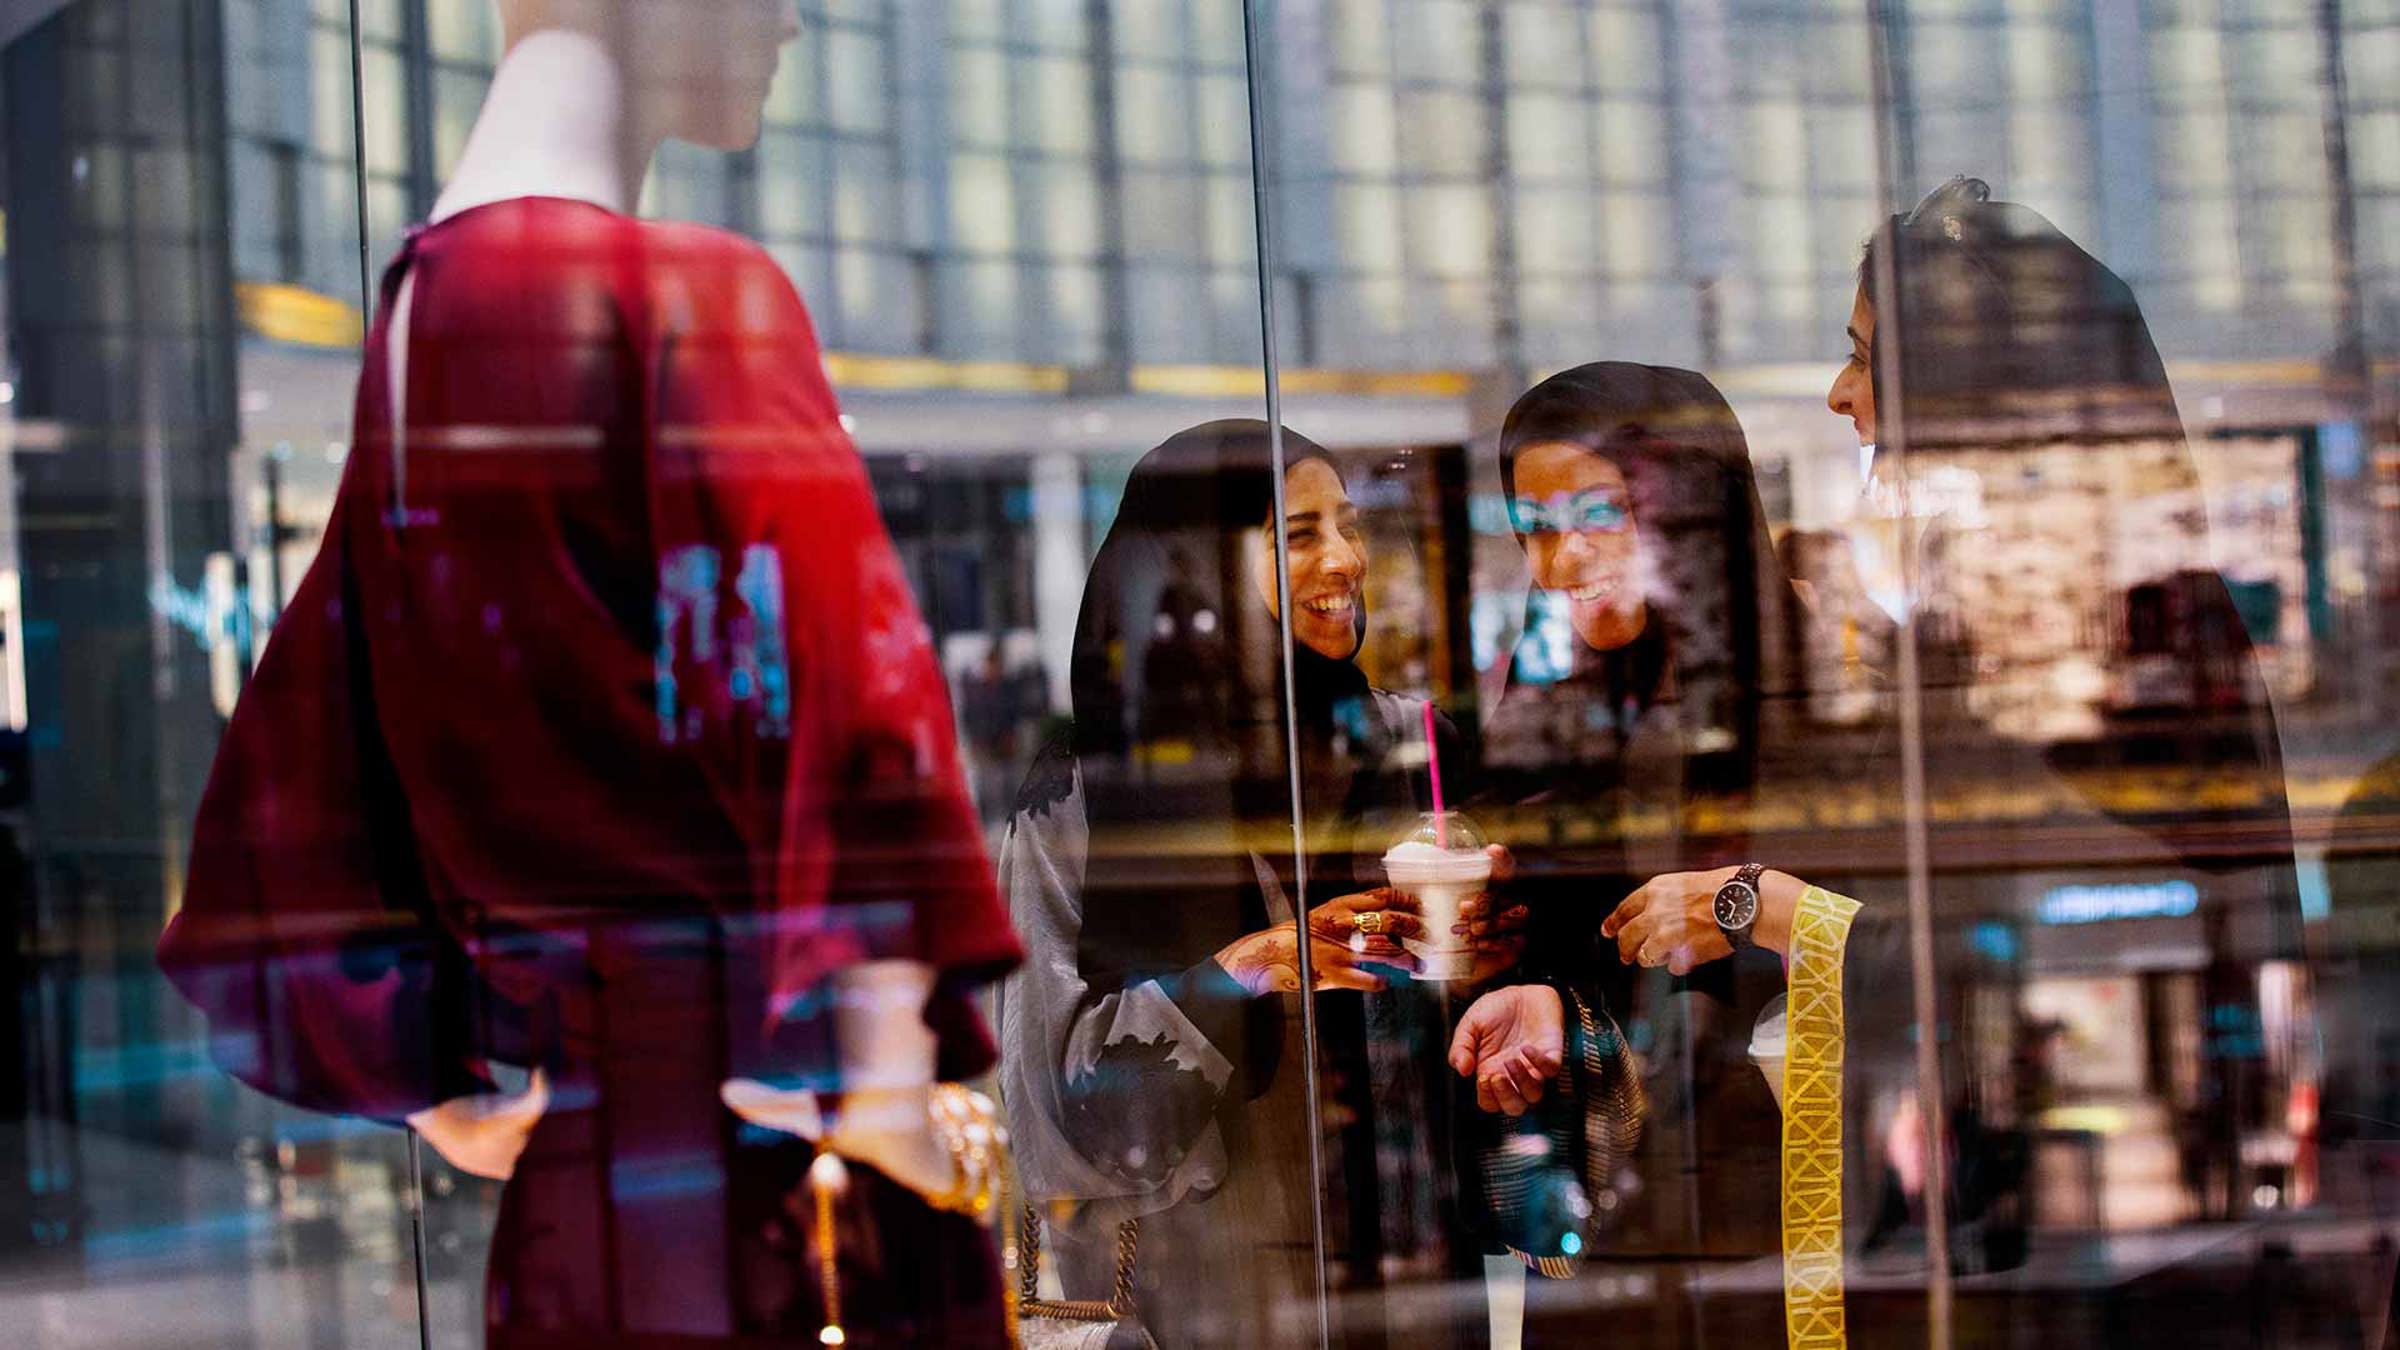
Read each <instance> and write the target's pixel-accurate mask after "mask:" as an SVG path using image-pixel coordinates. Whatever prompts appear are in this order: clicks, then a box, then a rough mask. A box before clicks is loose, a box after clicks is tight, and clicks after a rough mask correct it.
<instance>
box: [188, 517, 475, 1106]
mask: <svg viewBox="0 0 2400 1350" xmlns="http://www.w3.org/2000/svg"><path fill="white" fill-rule="evenodd" d="M342 522H343V513H342V512H340V511H338V510H337V511H336V513H335V515H334V519H333V524H332V526H331V527H330V528H329V529H328V531H327V533H326V537H325V543H324V546H323V547H322V548H321V549H320V550H319V552H318V555H317V558H316V561H315V562H314V563H313V564H312V565H311V566H310V568H309V571H308V574H307V576H306V577H305V578H304V579H303V580H302V582H301V584H300V588H299V591H298V593H297V594H296V595H295V596H294V597H293V600H292V603H291V605H290V607H289V608H288V609H287V610H286V611H285V613H284V615H283V617H282V619H281V620H280V621H279V622H278V623H277V624H276V626H275V631H274V638H273V640H272V641H271V642H270V643H268V645H267V650H266V654H265V658H264V660H263V661H262V662H261V663H260V665H259V668H258V671H257V673H256V675H255V676H254V677H253V679H252V680H251V683H250V686H249V688H248V690H247V691H246V692H245V693H244V696H243V698H242V701H241V704H240V705H239V706H238V707H237V708H236V709H235V712H234V716H233V720H232V723H231V724H230V725H229V726H228V727H227V729H226V733H225V738H224V740H223V742H222V743H221V744H220V745H219V747H218V751H217V756H216V760H215V763H214V765H213V766H212V768H211V769H210V772H209V780H208V787H207V789H206V791H205V792H204V793H203V795H202V797H201V801H200V810H199V813H198V817H197V821H196V826H195V828H194V830H193V835H192V849H191V855H190V862H189V867H188V870H187V880H186V884H185V888H184V893H183V897H182V903H181V906H180V907H179V909H178V911H177V913H176V914H175V916H174V918H173V919H172V920H170V921H169V923H168V925H167V929H166V932H165V934H164V935H163V937H162V938H161V939H160V942H159V949H158V959H159V964H160V967H161V968H162V969H163V970H164V972H165V973H166V975H167V976H168V978H169V979H170V980H172V981H173V982H174V984H175V986H176V987H177V988H178V989H179V990H181V991H182V992H183V994H184V996H185V997H187V998H189V999H190V1000H191V1001H192V1002H193V1004H194V1005H196V1006H197V1007H199V1008H200V1009H201V1010H202V1011H203V1012H205V1013H207V1014H208V1019H209V1027H208V1032H209V1036H208V1045H209V1052H210V1055H211V1057H212V1058H213V1059H214V1060H215V1061H216V1062H217V1064H218V1065H219V1066H220V1067H222V1068H223V1069H225V1070H226V1071H227V1072H228V1073H231V1074H232V1075H234V1076H235V1077H236V1078H239V1079H241V1080H242V1081H243V1082H246V1083H248V1084H250V1085H251V1086H253V1087H255V1088H257V1089H259V1090H260V1091H262V1092H265V1093H267V1094H269V1095H270V1096H274V1097H278V1098H281V1099H283V1100H285V1101H288V1102H291V1103H293V1104H295V1105H298V1106H302V1107H307V1108H310V1109H313V1110H320V1111H332V1112H341V1113H348V1114H355V1115H363V1116H372V1117H377V1118H381V1119H385V1120H393V1121H397V1120H398V1119H399V1118H401V1117H402V1116H405V1115H407V1114H408V1113H409V1112H412V1111H416V1110H419V1109H421V1108H423V1107H427V1106H430V1105H433V1104H434V1103H436V1102H439V1101H442V1100H444V1099H446V1098H450V1097H455V1096H460V1095H462V1094H466V1093H472V1092H478V1091H484V1090H488V1087H489V1084H488V1083H487V1081H486V1080H485V1078H484V1077H483V1075H482V1073H481V1071H480V1065H479V1062H478V1061H477V1060H476V1059H475V1057H474V1047H473V1044H472V1042H471V1041H470V1040H469V1038H468V1037H467V1035H466V1034H465V1032H466V1027H467V1025H469V1024H470V1022H471V1020H472V1019H473V1017H474V1013H473V1011H472V1007H473V1003H474V1001H475V1000H474V999H473V997H472V996H471V995H470V994H469V993H468V989H469V986H470V984H471V981H470V980H469V978H468V976H467V972H466V970H465V965H464V960H463V954H462V952H461V951H460V949H459V948H458V946H457V945H456V944H455V943H453V942H451V941H449V940H448V938H447V937H446V935H445V934H444V933H443V931H442V929H441V928H440V926H439V925H438V924H436V923H435V922H433V920H432V917H431V915H430V914H429V912H428V909H427V905H426V902H425V898H424V894H423V890H422V887H421V886H419V885H416V884H413V879H414V878H415V877H416V875H417V874H416V871H415V868H414V865H413V863H414V859H413V854H412V853H411V851H410V845H409V842H408V839H407V827H406V823H405V821H406V808H405V804H404V802H403V800H402V799H401V797H400V796H399V794H398V791H397V784H396V782H395V781H394V779H393V777H392V772H391V766H390V764H389V763H388V761H386V760H385V759H384V757H383V756H382V755H381V754H380V753H379V747H378V745H377V742H376V740H375V738H374V737H373V735H372V734H371V733H370V734H362V732H367V731H368V729H370V728H372V726H373V725H374V721H375V716H374V706H373V700H374V695H373V692H372V689H371V687H370V685H369V683H368V681H367V680H366V678H365V668H366V662H365V659H364V653H363V652H361V651H359V650H358V644H357V641H356V639H357V637H358V631H357V629H356V628H355V626H353V625H352V624H350V623H349V622H347V621H346V619H347V615H346V611H348V610H351V609H352V608H353V607H354V606H355V589H354V587H353V586H352V585H351V581H352V577H351V572H350V567H349V557H348V549H347V547H346V540H345V537H344V535H345V531H344V529H343V524H342Z"/></svg>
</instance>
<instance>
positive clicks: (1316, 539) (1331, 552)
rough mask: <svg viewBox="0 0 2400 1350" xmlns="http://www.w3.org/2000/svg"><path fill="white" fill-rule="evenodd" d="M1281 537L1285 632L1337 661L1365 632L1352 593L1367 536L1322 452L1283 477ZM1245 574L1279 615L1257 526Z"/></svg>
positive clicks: (1363, 565)
mask: <svg viewBox="0 0 2400 1350" xmlns="http://www.w3.org/2000/svg"><path fill="white" fill-rule="evenodd" d="M1283 510H1284V515H1283V542H1284V548H1285V551H1286V553H1287V554H1288V556H1289V557H1290V559H1291V562H1290V563H1289V567H1290V569H1291V586H1292V607H1293V609H1294V610H1295V611H1297V612H1296V613H1294V614H1293V616H1292V636H1293V637H1294V638H1297V639H1298V640H1299V641H1301V642H1302V643H1304V644H1306V645H1307V647H1308V649H1309V650H1310V651H1313V652H1315V653H1316V654H1317V655H1319V656H1324V657H1330V658H1331V659H1333V660H1336V661H1347V660H1349V659H1350V658H1351V657H1353V656H1355V655H1357V654H1358V646H1359V642H1360V641H1361V640H1362V639H1363V638H1364V637H1365V636H1366V627H1367V620H1366V607H1365V605H1364V603H1363V602H1362V599H1361V597H1360V594H1359V586H1360V582H1361V581H1362V580H1363V579H1364V577H1365V576H1366V571H1367V539H1366V535H1365V534H1363V533H1361V532H1360V530H1359V527H1358V507H1357V506H1356V505H1354V504H1353V503H1352V502H1351V500H1350V492H1349V489H1348V488H1346V487H1345V486H1343V483H1342V476H1341V475H1340V474H1339V473H1336V472H1335V471H1334V468H1333V465H1332V464H1331V463H1330V462H1328V461H1326V460H1323V459H1306V460H1302V461H1301V462H1300V463H1298V464H1295V465H1293V466H1292V468H1291V471H1290V472H1288V473H1286V474H1285V475H1284V481H1283ZM1249 554H1250V577H1251V580H1252V581H1254V582H1255V583H1256V584H1257V586H1258V593H1259V597H1260V598H1261V599H1263V600H1265V601H1266V603H1267V613H1268V614H1270V615H1273V616H1274V617H1276V618H1278V619H1280V618H1282V617H1283V606H1282V605H1281V604H1280V603H1278V601H1277V597H1276V590H1275V554H1274V541H1273V539H1272V537H1271V536H1270V535H1269V533H1268V532H1267V531H1265V530H1261V531H1260V532H1259V534H1258V536H1257V538H1256V539H1254V540H1253V541H1252V546H1251V547H1250V548H1249Z"/></svg>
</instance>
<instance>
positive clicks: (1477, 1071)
mask: <svg viewBox="0 0 2400 1350" xmlns="http://www.w3.org/2000/svg"><path fill="white" fill-rule="evenodd" d="M1566 1044H1567V1029H1566V1008H1565V1006H1564V1005H1563V1004H1562V1003H1561V1002H1560V1001H1559V997H1558V991H1557V990H1555V989H1552V988H1551V987H1550V986H1548V985H1546V984H1512V985H1509V986H1508V987H1506V988H1503V989H1494V990H1492V991H1491V992H1490V993H1488V994H1485V995H1484V996H1483V997H1481V998H1479V999H1477V1000H1475V1002H1474V1004H1473V1005H1472V1006H1471V1007H1469V1008H1468V1009H1467V1015H1466V1016H1465V1017H1463V1018H1461V1019H1459V1023H1458V1031H1457V1032H1456V1033H1455V1034H1453V1035H1452V1036H1451V1037H1450V1067H1451V1068H1452V1069H1453V1070H1454V1071H1456V1072H1457V1073H1458V1075H1459V1076H1460V1077H1462V1078H1472V1079H1474V1080H1475V1104H1476V1105H1477V1106H1480V1107H1482V1108H1483V1109H1484V1110H1486V1111H1504V1112H1506V1113H1508V1114H1509V1115H1512V1116H1521V1115H1523V1114H1525V1112H1526V1109H1527V1108H1529V1107H1531V1106H1532V1105H1533V1104H1534V1103H1535V1102H1538V1101H1540V1100H1541V1099H1542V1094H1543V1093H1544V1092H1545V1091H1547V1090H1548V1088H1549V1084H1550V1080H1551V1079H1552V1078H1554V1077H1556V1076H1557V1074H1558V1070H1559V1066H1560V1065H1561V1064H1564V1063H1565V1062H1566Z"/></svg>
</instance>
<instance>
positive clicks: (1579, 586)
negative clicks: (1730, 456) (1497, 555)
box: [1513, 441, 1650, 651]
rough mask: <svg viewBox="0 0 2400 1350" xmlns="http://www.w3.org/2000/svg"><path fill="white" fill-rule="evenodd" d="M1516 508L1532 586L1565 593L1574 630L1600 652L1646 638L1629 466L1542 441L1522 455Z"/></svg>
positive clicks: (1645, 608) (1646, 612)
mask: <svg viewBox="0 0 2400 1350" xmlns="http://www.w3.org/2000/svg"><path fill="white" fill-rule="evenodd" d="M1513 506H1514V508H1515V510H1516V515H1517V522H1516V523H1517V535H1518V538H1519V540H1520V541H1521V542H1523V544H1524V545H1525V558H1526V561H1528V562H1530V563H1531V564H1532V565H1533V581H1534V584H1535V585H1537V586H1540V587H1541V588H1542V589H1543V590H1546V591H1556V592H1558V593H1559V594H1561V595H1564V596H1565V597H1566V598H1567V622H1568V623H1569V625H1570V626H1572V627H1573V628H1574V630H1575V635H1576V636H1577V637H1579V638H1581V639H1583V641H1584V643H1585V645H1587V646H1589V647H1592V648H1593V649H1595V650H1597V651H1614V650H1615V649H1617V648H1619V647H1622V646H1624V645H1625V644H1626V643H1628V642H1631V641H1633V640H1634V639H1635V638H1637V637H1639V636H1641V632H1642V626H1643V625H1644V624H1645V623H1647V622H1648V621H1649V617H1650V616H1649V607H1648V605H1647V604H1646V603H1645V602H1644V600H1643V598H1642V593H1641V586H1640V579H1639V577H1638V575H1637V562H1638V559H1639V557H1640V553H1641V548H1640V542H1641V540H1640V532H1639V530H1638V529H1637V528H1636V522H1635V520H1634V516H1633V493H1632V489H1631V488H1630V487H1629V486H1628V485H1627V484H1626V482H1625V474H1624V471H1623V470H1621V469H1619V468H1618V467H1617V466H1616V464H1615V463H1614V462H1612V461H1610V460H1609V459H1607V458H1605V457H1604V456H1601V455H1596V454H1594V453H1592V452H1591V451H1589V450H1586V449H1584V448H1583V447H1582V446H1580V445H1575V444H1573V443H1571V442H1567V441H1543V442H1540V443H1538V444H1535V445H1531V446H1528V447H1526V448H1525V449H1524V450H1523V451H1521V452H1520V453H1519V454H1518V455H1517V461H1516V498H1515V501H1514V502H1513Z"/></svg>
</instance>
